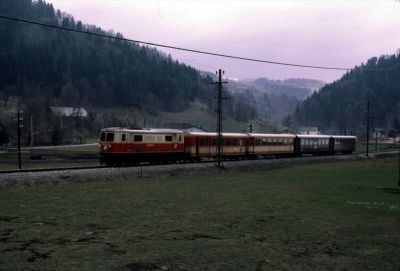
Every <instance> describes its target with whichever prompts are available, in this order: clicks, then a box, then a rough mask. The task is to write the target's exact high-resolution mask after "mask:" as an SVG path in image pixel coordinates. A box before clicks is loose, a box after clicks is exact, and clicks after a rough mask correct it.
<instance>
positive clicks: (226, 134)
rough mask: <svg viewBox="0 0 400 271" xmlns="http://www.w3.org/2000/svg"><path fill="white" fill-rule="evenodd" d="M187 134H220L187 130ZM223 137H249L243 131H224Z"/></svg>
mask: <svg viewBox="0 0 400 271" xmlns="http://www.w3.org/2000/svg"><path fill="white" fill-rule="evenodd" d="M185 135H192V136H218V133H215V132H187V133H185ZM222 136H223V137H247V134H242V133H222Z"/></svg>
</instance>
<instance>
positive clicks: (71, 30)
mask: <svg viewBox="0 0 400 271" xmlns="http://www.w3.org/2000/svg"><path fill="white" fill-rule="evenodd" d="M0 19H5V20H9V21H16V22H21V23H27V24H33V25H38V26H43V27H48V28H54V29H58V30H65V31H70V32H76V33H81V34H86V35H92V36H98V37H103V38H110V39H115V40H122V41H128V42H134V43H139V44H144V45H150V46H156V47H162V48H168V49H173V50H180V51H186V52H191V53H197V54H204V55H211V56H217V57H224V58H230V59H237V60H244V61H250V62H258V63H266V64H273V65H282V66H291V67H299V68H310V69H323V70H341V71H349V70H351V68H344V67H328V66H314V65H305V64H294V63H286V62H278V61H271V60H262V59H256V58H248V57H240V56H234V55H226V54H220V53H213V52H206V51H201V50H194V49H188V48H183V47H177V46H172V45H165V44H160V43H153V42H147V41H140V40H134V39H127V38H123V37H118V36H111V35H106V34H100V33H94V32H89V31H83V30H78V29H72V28H67V27H63V26H59V25H51V24H46V23H40V22H35V21H31V20H27V19H20V18H15V17H9V16H5V15H0ZM362 69H363V70H369V71H382V70H396V68H362Z"/></svg>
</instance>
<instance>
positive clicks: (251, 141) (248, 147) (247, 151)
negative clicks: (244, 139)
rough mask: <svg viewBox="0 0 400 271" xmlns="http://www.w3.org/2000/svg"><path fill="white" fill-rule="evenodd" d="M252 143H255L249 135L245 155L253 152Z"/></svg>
mask: <svg viewBox="0 0 400 271" xmlns="http://www.w3.org/2000/svg"><path fill="white" fill-rule="evenodd" d="M254 144H255V140H254V137H250V138H249V144H247V149H246V155H248V154H253V153H254Z"/></svg>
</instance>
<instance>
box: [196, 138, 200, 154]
mask: <svg viewBox="0 0 400 271" xmlns="http://www.w3.org/2000/svg"><path fill="white" fill-rule="evenodd" d="M199 145H200V138H199V137H196V156H197V157H199Z"/></svg>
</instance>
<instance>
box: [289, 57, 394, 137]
mask: <svg viewBox="0 0 400 271" xmlns="http://www.w3.org/2000/svg"><path fill="white" fill-rule="evenodd" d="M386 68H389V70H379V69H386ZM367 69H378V70H375V71H374V70H367ZM367 102H369V103H370V110H371V116H372V117H373V119H372V120H371V127H379V128H384V127H387V128H400V127H398V126H399V119H400V54H399V53H397V54H393V55H383V56H380V57H372V58H370V59H369V60H368V61H367V62H366V63H365V64H361V65H360V66H357V67H355V68H354V69H352V70H351V71H349V72H347V73H346V74H345V75H344V76H343V77H342V78H341V79H340V80H337V81H335V82H333V83H331V84H327V85H325V86H324V87H322V88H321V90H319V91H318V92H316V93H314V94H312V95H311V96H310V97H308V98H307V99H306V100H304V102H303V103H301V104H300V105H299V106H298V107H297V109H296V110H295V112H294V114H293V119H294V120H295V121H296V122H297V124H298V125H306V126H319V127H320V128H321V129H323V130H326V131H332V132H340V131H343V130H352V131H353V132H354V133H357V134H363V133H365V132H364V131H365V126H366V111H367Z"/></svg>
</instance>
